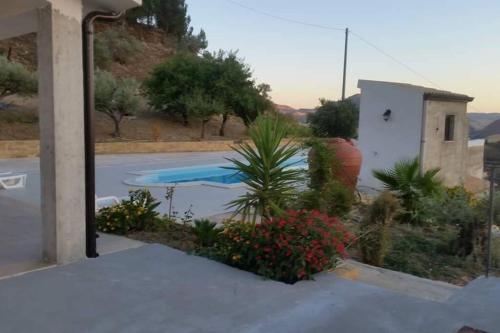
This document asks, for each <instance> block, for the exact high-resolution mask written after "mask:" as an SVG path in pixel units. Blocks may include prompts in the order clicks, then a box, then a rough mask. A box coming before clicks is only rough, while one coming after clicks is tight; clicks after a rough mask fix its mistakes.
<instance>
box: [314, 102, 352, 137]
mask: <svg viewBox="0 0 500 333" xmlns="http://www.w3.org/2000/svg"><path fill="white" fill-rule="evenodd" d="M320 103H321V105H320V106H319V107H318V108H317V110H316V112H315V113H313V114H309V115H308V117H307V122H308V123H309V124H310V126H311V128H312V130H313V133H314V135H316V136H318V137H340V138H344V139H351V138H355V137H357V132H358V119H359V109H358V108H357V107H356V105H354V104H353V103H352V102H351V101H348V100H346V101H337V102H334V101H328V100H325V99H321V100H320Z"/></svg>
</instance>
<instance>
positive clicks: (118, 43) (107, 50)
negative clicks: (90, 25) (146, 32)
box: [94, 28, 142, 69]
mask: <svg viewBox="0 0 500 333" xmlns="http://www.w3.org/2000/svg"><path fill="white" fill-rule="evenodd" d="M141 50H142V44H141V42H140V41H139V40H138V39H137V38H135V37H134V36H132V35H131V34H130V33H128V32H127V31H126V30H125V29H121V28H112V29H107V30H105V31H103V32H100V33H98V34H97V35H96V38H95V40H94V57H95V63H96V66H97V67H99V68H102V69H104V68H107V67H108V66H109V65H110V64H111V63H112V62H113V61H115V62H118V63H120V64H126V63H127V62H128V60H129V59H130V58H131V57H133V56H134V55H136V54H137V53H139V52H140V51H141Z"/></svg>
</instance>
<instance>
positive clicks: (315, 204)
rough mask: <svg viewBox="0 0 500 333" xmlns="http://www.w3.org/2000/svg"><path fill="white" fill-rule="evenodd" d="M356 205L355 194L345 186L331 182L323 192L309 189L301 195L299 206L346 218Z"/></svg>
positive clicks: (325, 186)
mask: <svg viewBox="0 0 500 333" xmlns="http://www.w3.org/2000/svg"><path fill="white" fill-rule="evenodd" d="M353 203H354V195H353V193H352V192H351V191H350V190H349V189H347V188H346V187H345V185H344V184H342V183H340V182H338V181H336V180H330V181H329V182H327V183H326V184H325V185H324V186H323V187H322V189H321V190H316V189H309V190H306V191H304V192H302V193H300V195H299V206H300V207H302V208H304V209H307V210H318V211H320V212H321V213H324V214H327V215H329V216H340V217H342V216H345V215H347V214H348V213H349V212H350V211H351V208H352V205H353Z"/></svg>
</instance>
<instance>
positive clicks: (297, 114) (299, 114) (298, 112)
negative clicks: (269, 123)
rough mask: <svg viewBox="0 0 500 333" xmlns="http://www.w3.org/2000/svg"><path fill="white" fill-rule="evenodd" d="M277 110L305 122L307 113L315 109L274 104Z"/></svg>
mask: <svg viewBox="0 0 500 333" xmlns="http://www.w3.org/2000/svg"><path fill="white" fill-rule="evenodd" d="M274 106H275V107H276V110H278V112H280V113H282V114H284V115H288V116H291V117H293V118H294V119H295V120H297V121H298V122H299V123H302V124H305V123H306V122H307V115H308V114H310V113H314V112H316V110H315V109H294V108H293V107H291V106H289V105H281V104H275V105H274Z"/></svg>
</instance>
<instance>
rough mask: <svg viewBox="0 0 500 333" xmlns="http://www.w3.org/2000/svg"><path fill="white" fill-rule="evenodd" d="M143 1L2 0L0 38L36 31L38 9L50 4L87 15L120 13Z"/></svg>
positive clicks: (0, 4) (0, 7) (0, 3)
mask: <svg viewBox="0 0 500 333" xmlns="http://www.w3.org/2000/svg"><path fill="white" fill-rule="evenodd" d="M141 3H142V0H9V1H3V0H2V1H0V39H7V38H12V37H16V36H20V35H24V34H27V33H31V32H36V31H37V30H38V15H37V10H38V9H39V8H43V7H44V6H46V5H48V4H52V6H53V7H54V9H57V10H64V9H65V8H70V9H71V11H72V13H79V16H80V15H81V16H85V15H86V14H88V13H90V12H93V11H103V12H113V13H119V12H122V11H124V10H127V9H130V8H134V7H137V6H140V5H141ZM82 6H83V8H82ZM73 16H75V15H73ZM77 19H79V20H81V19H83V17H77Z"/></svg>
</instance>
